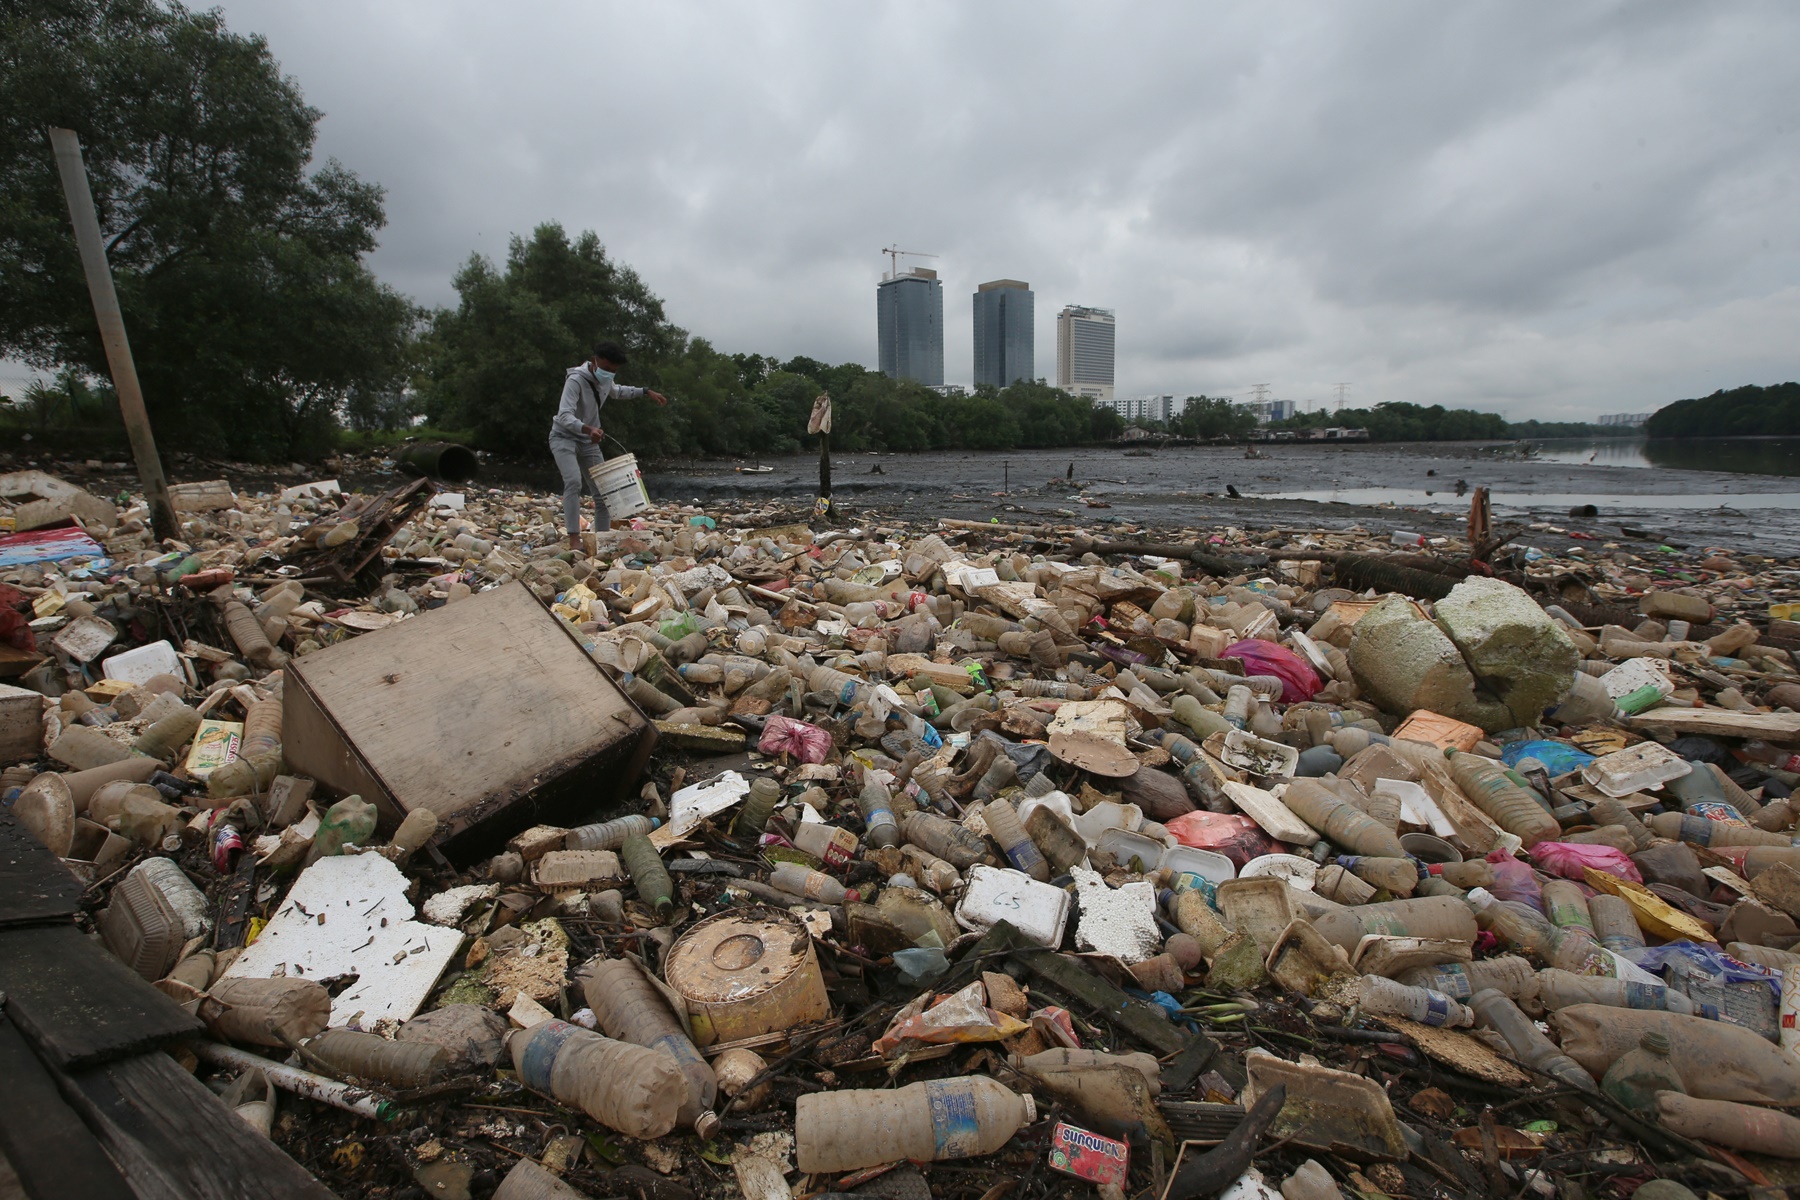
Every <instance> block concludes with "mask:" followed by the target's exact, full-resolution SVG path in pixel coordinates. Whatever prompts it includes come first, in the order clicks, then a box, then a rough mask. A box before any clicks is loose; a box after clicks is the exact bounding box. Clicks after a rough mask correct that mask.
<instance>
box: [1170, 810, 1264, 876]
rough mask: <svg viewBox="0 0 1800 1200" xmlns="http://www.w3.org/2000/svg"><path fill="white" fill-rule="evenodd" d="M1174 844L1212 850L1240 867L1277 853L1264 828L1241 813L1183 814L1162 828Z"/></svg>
mask: <svg viewBox="0 0 1800 1200" xmlns="http://www.w3.org/2000/svg"><path fill="white" fill-rule="evenodd" d="M1163 828H1164V829H1167V830H1168V831H1169V832H1170V833H1172V834H1174V835H1175V840H1176V841H1178V842H1180V843H1181V844H1182V845H1184V846H1192V847H1193V848H1194V849H1196V850H1213V851H1217V852H1218V853H1220V854H1223V855H1224V856H1225V857H1226V858H1229V859H1230V860H1231V861H1232V862H1234V863H1236V864H1237V865H1238V866H1240V867H1241V866H1243V865H1244V864H1245V863H1247V862H1249V861H1250V860H1251V859H1253V858H1261V857H1262V856H1263V855H1265V854H1273V853H1275V849H1276V847H1275V843H1274V842H1273V841H1272V840H1270V838H1269V835H1268V834H1266V833H1264V832H1263V831H1262V827H1261V826H1259V825H1258V824H1257V823H1256V822H1255V821H1252V820H1251V819H1250V818H1249V817H1246V816H1241V815H1239V814H1238V813H1215V812H1191V813H1182V814H1181V815H1180V816H1179V817H1176V818H1175V819H1174V820H1173V821H1169V822H1166V823H1165V824H1164V825H1163Z"/></svg>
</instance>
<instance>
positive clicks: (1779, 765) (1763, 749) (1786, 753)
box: [1737, 739, 1800, 774]
mask: <svg viewBox="0 0 1800 1200" xmlns="http://www.w3.org/2000/svg"><path fill="white" fill-rule="evenodd" d="M1737 756H1738V757H1739V758H1741V759H1743V760H1744V761H1745V762H1755V763H1762V764H1763V765H1764V766H1769V767H1774V768H1775V769H1776V770H1777V771H1788V772H1790V773H1793V774H1800V754H1796V753H1794V752H1793V751H1792V750H1788V749H1784V748H1783V747H1781V746H1772V745H1770V744H1769V743H1768V742H1765V741H1761V740H1755V739H1753V740H1751V741H1748V742H1745V743H1744V744H1743V745H1742V746H1739V747H1738V748H1737Z"/></svg>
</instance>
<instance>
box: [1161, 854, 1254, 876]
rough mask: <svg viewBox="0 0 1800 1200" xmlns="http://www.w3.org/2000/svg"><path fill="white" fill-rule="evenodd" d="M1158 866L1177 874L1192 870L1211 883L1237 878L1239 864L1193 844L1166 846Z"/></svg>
mask: <svg viewBox="0 0 1800 1200" xmlns="http://www.w3.org/2000/svg"><path fill="white" fill-rule="evenodd" d="M1157 866H1159V867H1161V868H1163V869H1164V870H1168V871H1173V872H1175V873H1176V874H1180V873H1182V872H1184V871H1186V872H1191V873H1193V874H1195V875H1198V876H1200V878H1202V879H1204V880H1206V881H1207V882H1209V883H1224V882H1226V881H1227V880H1230V879H1236V878H1237V864H1235V863H1233V862H1232V861H1231V860H1230V859H1229V858H1226V857H1225V856H1224V855H1223V854H1215V853H1213V852H1212V851H1211V850H1200V849H1196V848H1195V847H1193V846H1169V847H1166V848H1165V849H1164V850H1163V853H1162V859H1161V861H1159V862H1158V863H1157Z"/></svg>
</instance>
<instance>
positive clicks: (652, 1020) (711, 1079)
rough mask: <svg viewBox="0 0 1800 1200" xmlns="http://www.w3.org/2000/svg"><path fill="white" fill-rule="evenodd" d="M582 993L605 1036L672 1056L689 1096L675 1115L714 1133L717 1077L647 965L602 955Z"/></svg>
mask: <svg viewBox="0 0 1800 1200" xmlns="http://www.w3.org/2000/svg"><path fill="white" fill-rule="evenodd" d="M783 865H784V866H792V865H793V864H792V863H784V864H783ZM581 992H582V995H583V996H584V997H586V999H587V1002H588V1007H589V1008H591V1009H593V1010H594V1018H595V1020H596V1021H598V1023H599V1025H600V1031H601V1032H602V1033H604V1034H605V1035H606V1036H607V1037H609V1038H614V1039H617V1040H618V1041H621V1042H630V1043H631V1044H632V1045H634V1046H643V1047H645V1048H647V1049H650V1050H659V1051H661V1052H662V1053H664V1054H667V1055H668V1056H669V1057H670V1058H672V1059H674V1060H675V1064H676V1066H677V1067H678V1068H679V1069H680V1071H681V1074H682V1075H683V1076H684V1077H685V1079H686V1083H687V1087H686V1089H685V1090H686V1092H687V1100H686V1102H685V1103H683V1104H682V1106H681V1109H680V1111H679V1112H677V1113H676V1117H675V1120H676V1122H677V1123H678V1124H680V1125H684V1126H687V1127H689V1128H692V1129H693V1130H694V1131H695V1132H696V1133H698V1134H699V1135H700V1136H701V1137H710V1136H712V1134H713V1133H714V1132H715V1131H716V1130H717V1129H718V1127H719V1118H718V1116H717V1114H715V1113H714V1112H713V1111H712V1106H713V1102H714V1101H715V1100H717V1099H718V1095H719V1083H718V1079H717V1078H716V1077H715V1076H714V1075H713V1069H712V1067H710V1066H708V1065H707V1062H706V1059H705V1058H703V1057H702V1056H701V1054H700V1051H699V1050H697V1049H695V1047H694V1042H693V1039H692V1038H690V1037H688V1034H687V1030H686V1029H685V1028H684V1027H683V1026H682V1024H681V1018H680V1017H678V1016H676V1015H675V1013H674V1011H673V1010H672V1009H670V1007H669V1001H668V998H667V997H665V996H664V995H663V993H662V992H661V991H660V990H658V988H657V986H656V984H655V983H653V982H652V981H651V979H650V976H649V975H648V974H647V973H646V972H645V970H644V969H643V968H642V967H640V966H638V964H637V963H636V961H630V962H627V961H626V960H624V959H622V958H613V959H602V960H600V961H599V962H597V963H595V964H594V965H593V966H592V967H590V968H589V969H588V971H587V972H586V974H585V977H584V978H583V980H582V985H581Z"/></svg>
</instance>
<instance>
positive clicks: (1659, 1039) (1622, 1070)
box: [1600, 1033, 1687, 1112]
mask: <svg viewBox="0 0 1800 1200" xmlns="http://www.w3.org/2000/svg"><path fill="white" fill-rule="evenodd" d="M1600 1090H1601V1091H1603V1092H1605V1093H1606V1094H1607V1095H1609V1096H1611V1097H1612V1098H1613V1099H1614V1100H1617V1101H1618V1102H1619V1103H1620V1104H1622V1105H1624V1106H1625V1107H1626V1108H1627V1109H1629V1110H1631V1111H1632V1112H1648V1111H1649V1110H1650V1109H1653V1108H1655V1107H1656V1093H1658V1092H1680V1093H1682V1094H1683V1095H1685V1094H1686V1093H1687V1084H1685V1083H1683V1082H1682V1079H1681V1072H1680V1071H1678V1070H1676V1069H1675V1064H1674V1063H1673V1062H1671V1061H1669V1039H1668V1038H1667V1037H1666V1036H1664V1035H1663V1034H1660V1033H1646V1034H1645V1035H1644V1036H1643V1037H1642V1038H1640V1039H1638V1047H1637V1049H1636V1050H1627V1051H1626V1052H1625V1053H1624V1054H1621V1055H1620V1056H1619V1057H1618V1058H1617V1059H1616V1060H1614V1062H1613V1065H1612V1066H1610V1067H1608V1068H1607V1069H1606V1078H1605V1079H1603V1080H1601V1081H1600Z"/></svg>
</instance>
